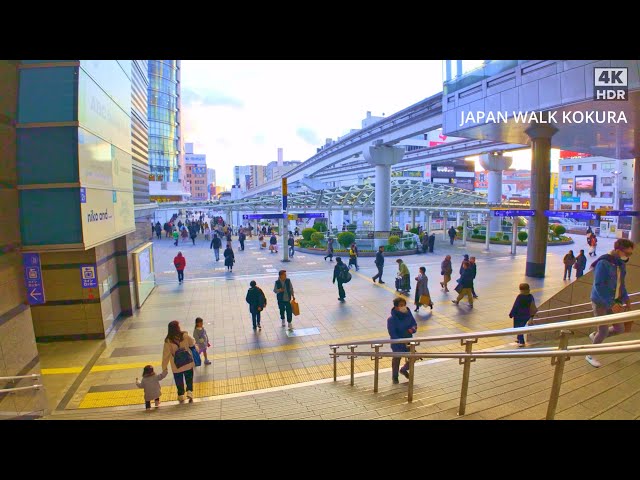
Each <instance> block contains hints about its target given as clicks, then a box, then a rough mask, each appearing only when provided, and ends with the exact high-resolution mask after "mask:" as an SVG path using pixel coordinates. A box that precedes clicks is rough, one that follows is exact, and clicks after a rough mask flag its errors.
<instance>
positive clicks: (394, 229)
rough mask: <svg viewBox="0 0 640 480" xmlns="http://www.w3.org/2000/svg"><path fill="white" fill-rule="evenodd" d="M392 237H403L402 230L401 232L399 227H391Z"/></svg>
mask: <svg viewBox="0 0 640 480" xmlns="http://www.w3.org/2000/svg"><path fill="white" fill-rule="evenodd" d="M390 233H391V235H396V236H398V237H401V236H402V230H400V229H399V228H398V227H391V232H390Z"/></svg>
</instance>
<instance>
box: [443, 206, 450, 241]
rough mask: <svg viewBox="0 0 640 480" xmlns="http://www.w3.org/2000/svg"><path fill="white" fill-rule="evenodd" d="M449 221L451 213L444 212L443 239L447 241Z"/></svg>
mask: <svg viewBox="0 0 640 480" xmlns="http://www.w3.org/2000/svg"><path fill="white" fill-rule="evenodd" d="M448 220H449V212H446V211H445V212H444V215H443V216H442V230H443V232H442V239H443V240H446V239H447V221H448Z"/></svg>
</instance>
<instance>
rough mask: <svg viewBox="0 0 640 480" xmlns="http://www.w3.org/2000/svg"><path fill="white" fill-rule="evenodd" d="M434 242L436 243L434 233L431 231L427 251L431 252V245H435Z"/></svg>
mask: <svg viewBox="0 0 640 480" xmlns="http://www.w3.org/2000/svg"><path fill="white" fill-rule="evenodd" d="M435 244H436V234H435V233H432V234H431V235H430V236H429V252H431V253H433V247H434V246H435Z"/></svg>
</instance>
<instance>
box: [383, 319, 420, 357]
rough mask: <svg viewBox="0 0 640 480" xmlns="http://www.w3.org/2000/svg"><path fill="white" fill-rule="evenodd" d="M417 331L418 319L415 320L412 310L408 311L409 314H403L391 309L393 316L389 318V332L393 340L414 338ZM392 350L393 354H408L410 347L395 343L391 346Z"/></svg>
mask: <svg viewBox="0 0 640 480" xmlns="http://www.w3.org/2000/svg"><path fill="white" fill-rule="evenodd" d="M409 330H411V331H409ZM417 330H418V324H417V323H416V319H415V318H413V314H412V313H411V310H407V313H402V312H400V311H399V310H396V309H395V308H392V309H391V316H390V317H389V318H387V331H388V332H389V337H390V338H391V340H397V339H400V338H412V337H413V334H414V333H415V332H416V331H417ZM391 350H392V351H393V352H408V351H409V347H408V346H407V345H405V344H402V343H395V344H392V345H391Z"/></svg>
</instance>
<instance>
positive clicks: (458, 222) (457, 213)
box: [456, 212, 460, 227]
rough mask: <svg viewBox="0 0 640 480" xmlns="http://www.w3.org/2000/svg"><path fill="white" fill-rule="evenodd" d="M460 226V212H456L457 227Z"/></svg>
mask: <svg viewBox="0 0 640 480" xmlns="http://www.w3.org/2000/svg"><path fill="white" fill-rule="evenodd" d="M459 226H460V212H456V227H459Z"/></svg>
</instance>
